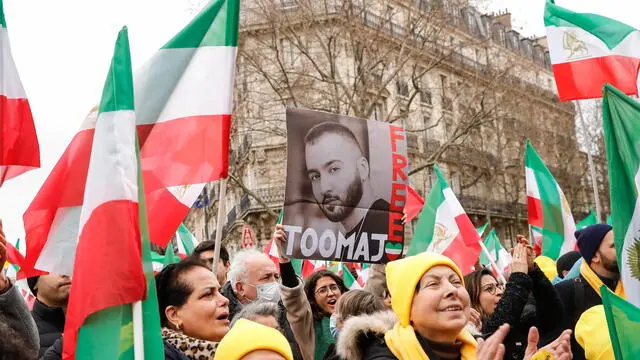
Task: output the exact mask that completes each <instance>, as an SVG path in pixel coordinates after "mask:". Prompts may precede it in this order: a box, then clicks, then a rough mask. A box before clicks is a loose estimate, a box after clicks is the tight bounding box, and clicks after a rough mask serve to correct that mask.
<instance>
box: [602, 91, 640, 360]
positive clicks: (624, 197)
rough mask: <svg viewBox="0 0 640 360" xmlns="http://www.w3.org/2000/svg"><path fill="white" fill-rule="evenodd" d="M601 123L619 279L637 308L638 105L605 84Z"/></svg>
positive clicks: (639, 257)
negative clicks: (605, 151) (607, 168)
mask: <svg viewBox="0 0 640 360" xmlns="http://www.w3.org/2000/svg"><path fill="white" fill-rule="evenodd" d="M602 121H603V125H604V142H605V145H606V150H607V160H608V165H609V166H608V167H609V186H610V196H611V215H612V222H613V237H614V241H615V245H616V252H617V255H618V266H619V267H620V276H621V279H622V284H623V285H624V292H625V295H626V297H627V301H629V302H630V303H632V304H634V305H635V306H640V199H639V198H638V192H639V191H640V153H638V149H639V147H638V145H639V144H640V104H639V103H638V102H637V101H636V100H635V99H631V98H629V97H628V96H626V95H624V94H623V93H622V92H620V91H618V90H617V89H615V88H614V87H612V86H610V85H606V86H605V89H604V97H603V101H602ZM625 359H626V358H625Z"/></svg>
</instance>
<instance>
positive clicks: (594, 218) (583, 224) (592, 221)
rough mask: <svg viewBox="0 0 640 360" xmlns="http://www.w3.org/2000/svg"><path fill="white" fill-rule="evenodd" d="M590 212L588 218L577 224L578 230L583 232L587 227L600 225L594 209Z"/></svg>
mask: <svg viewBox="0 0 640 360" xmlns="http://www.w3.org/2000/svg"><path fill="white" fill-rule="evenodd" d="M589 210H591V211H590V212H589V215H587V217H585V218H584V219H582V220H581V221H580V222H579V223H577V224H576V230H582V229H584V228H586V227H587V226H591V225H595V224H597V223H598V217H597V216H596V212H595V211H594V210H593V208H589Z"/></svg>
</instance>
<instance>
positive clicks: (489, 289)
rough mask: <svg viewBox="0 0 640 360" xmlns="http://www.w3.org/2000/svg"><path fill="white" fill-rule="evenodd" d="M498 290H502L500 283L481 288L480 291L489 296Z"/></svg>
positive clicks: (502, 286)
mask: <svg viewBox="0 0 640 360" xmlns="http://www.w3.org/2000/svg"><path fill="white" fill-rule="evenodd" d="M498 289H500V290H501V291H502V290H504V285H502V283H493V284H489V285H485V286H483V287H482V291H486V292H488V293H489V294H491V295H495V294H496V292H498Z"/></svg>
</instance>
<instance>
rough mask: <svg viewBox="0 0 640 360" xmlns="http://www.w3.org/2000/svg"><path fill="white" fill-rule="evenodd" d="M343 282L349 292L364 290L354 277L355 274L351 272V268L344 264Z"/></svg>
mask: <svg viewBox="0 0 640 360" xmlns="http://www.w3.org/2000/svg"><path fill="white" fill-rule="evenodd" d="M342 281H343V282H344V285H345V286H346V287H347V289H349V290H357V289H362V285H361V284H360V283H359V282H358V279H356V278H355V277H353V274H351V271H349V268H348V267H347V265H346V264H344V263H343V264H342Z"/></svg>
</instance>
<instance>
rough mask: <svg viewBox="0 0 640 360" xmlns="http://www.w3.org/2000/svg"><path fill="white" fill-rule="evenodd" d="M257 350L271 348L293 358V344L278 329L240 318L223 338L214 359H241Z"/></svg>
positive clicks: (287, 357) (285, 356) (291, 359)
mask: <svg viewBox="0 0 640 360" xmlns="http://www.w3.org/2000/svg"><path fill="white" fill-rule="evenodd" d="M257 350H269V351H273V352H275V353H278V354H280V355H282V356H283V357H284V358H285V359H287V360H293V353H292V352H291V346H290V345H289V342H288V341H287V339H286V338H285V337H284V335H282V333H280V332H279V331H278V330H276V329H274V328H271V327H268V326H264V325H260V324H258V323H255V322H253V321H249V320H246V319H240V320H238V321H237V322H236V324H235V325H234V326H233V328H231V330H230V331H229V332H228V333H227V335H225V336H224V337H223V338H222V341H221V342H220V343H219V344H218V348H217V349H216V356H215V357H214V360H240V359H242V357H244V356H246V355H248V354H249V353H251V352H254V351H257Z"/></svg>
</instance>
